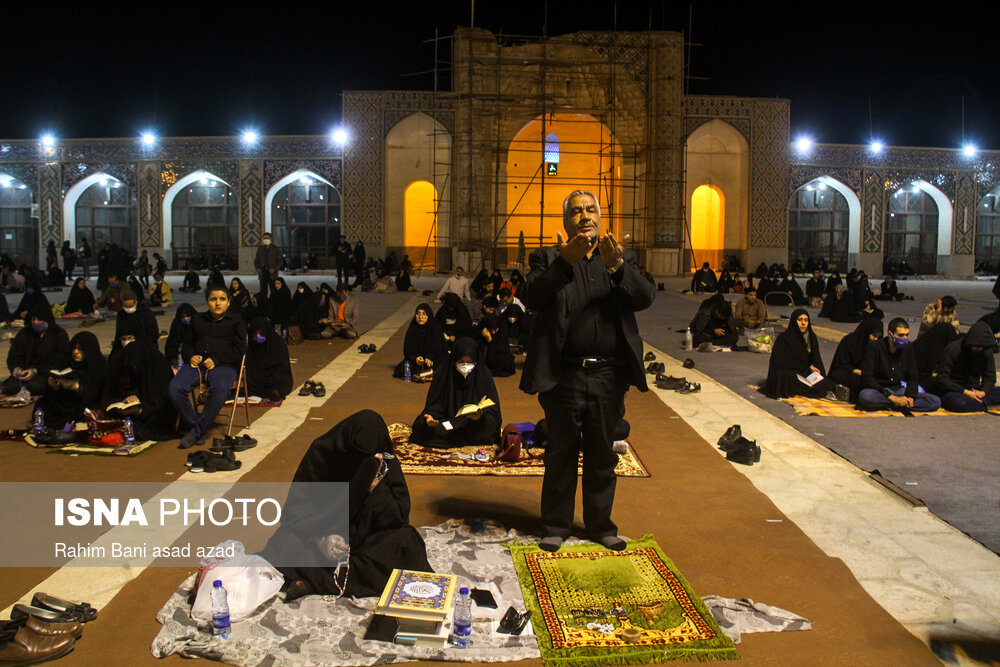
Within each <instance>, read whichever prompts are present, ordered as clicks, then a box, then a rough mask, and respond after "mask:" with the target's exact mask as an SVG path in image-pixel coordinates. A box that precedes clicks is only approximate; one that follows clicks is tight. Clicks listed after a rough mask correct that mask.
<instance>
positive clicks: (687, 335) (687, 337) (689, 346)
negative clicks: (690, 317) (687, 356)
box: [684, 327, 694, 352]
mask: <svg viewBox="0 0 1000 667" xmlns="http://www.w3.org/2000/svg"><path fill="white" fill-rule="evenodd" d="M684 349H685V350H687V351H688V352H690V351H691V350H693V349H694V336H692V335H691V327H688V328H687V331H685V332H684Z"/></svg>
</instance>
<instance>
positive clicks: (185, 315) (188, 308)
mask: <svg viewBox="0 0 1000 667" xmlns="http://www.w3.org/2000/svg"><path fill="white" fill-rule="evenodd" d="M195 312H196V311H195V309H194V306H192V305H191V304H190V303H182V304H181V305H179V306H177V314H176V315H174V321H173V322H171V323H170V331H169V332H168V333H167V342H166V343H165V344H164V345H163V354H164V355H165V356H166V357H167V361H169V362H170V365H171V366H173V367H174V368H177V367H179V366H182V365H185V364H187V363H188V360H189V359H191V355H193V354H194V327H193V325H192V324H191V318H193V317H194V316H195Z"/></svg>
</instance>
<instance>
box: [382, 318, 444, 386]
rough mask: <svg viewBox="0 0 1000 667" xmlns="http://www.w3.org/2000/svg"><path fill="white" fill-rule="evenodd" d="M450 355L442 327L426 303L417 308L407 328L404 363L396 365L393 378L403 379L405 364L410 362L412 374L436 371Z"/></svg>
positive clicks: (404, 343)
mask: <svg viewBox="0 0 1000 667" xmlns="http://www.w3.org/2000/svg"><path fill="white" fill-rule="evenodd" d="M447 355H448V349H447V347H445V343H444V334H442V333H441V326H440V325H439V324H438V322H437V320H436V319H434V313H433V311H432V310H431V307H430V306H429V305H427V304H426V303H422V304H420V305H419V306H417V310H416V312H415V313H413V319H412V320H410V326H409V327H407V328H406V338H404V339H403V361H400V362H399V363H398V364H396V368H395V369H394V370H393V372H392V376H393V377H397V378H401V377H403V363H404V362H406V361H409V362H410V373H411V374H412V375H417V374H418V373H421V372H423V371H426V370H427V369H434V368H436V367H437V365H438V364H439V363H440V362H441V361H442V360H444V359H445V358H446V357H447Z"/></svg>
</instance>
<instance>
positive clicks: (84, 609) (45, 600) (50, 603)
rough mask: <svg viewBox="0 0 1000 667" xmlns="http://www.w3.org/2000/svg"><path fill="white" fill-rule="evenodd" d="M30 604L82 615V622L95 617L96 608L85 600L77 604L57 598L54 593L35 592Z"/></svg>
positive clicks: (87, 621)
mask: <svg viewBox="0 0 1000 667" xmlns="http://www.w3.org/2000/svg"><path fill="white" fill-rule="evenodd" d="M31 604H32V605H34V606H35V607H40V608H42V609H52V610H53V611H58V612H62V613H74V614H80V615H81V616H83V622H84V623H89V622H90V621H93V620H94V619H95V618H97V610H96V609H94V608H93V607H91V606H90V605H89V604H87V603H86V602H81V603H80V604H77V603H75V602H69V601H67V600H63V599H61V598H57V597H56V596H55V595H49V594H48V593H35V596H34V597H33V598H31Z"/></svg>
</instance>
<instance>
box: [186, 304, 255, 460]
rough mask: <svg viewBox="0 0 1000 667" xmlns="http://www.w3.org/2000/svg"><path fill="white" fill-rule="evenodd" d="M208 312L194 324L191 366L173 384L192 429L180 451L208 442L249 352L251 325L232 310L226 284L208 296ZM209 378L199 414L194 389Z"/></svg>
mask: <svg viewBox="0 0 1000 667" xmlns="http://www.w3.org/2000/svg"><path fill="white" fill-rule="evenodd" d="M205 300H206V301H207V302H208V312H206V313H199V314H198V315H197V316H195V317H194V318H193V319H192V321H191V324H192V325H193V328H194V331H193V334H194V355H193V356H192V357H191V359H190V360H189V361H190V363H189V365H186V366H181V367H180V368H179V369H178V370H177V375H175V376H174V379H173V380H171V381H170V400H171V401H172V402H173V404H174V406H175V407H176V408H177V412H179V413H180V415H181V417H182V418H183V419H184V421H185V422H187V423H188V424H190V425H191V430H190V431H189V432H188V434H187V435H185V436H184V437H183V438H181V443H180V448H181V449H188V448H189V447H194V446H195V445H198V444H201V443H203V442H204V441H205V433H206V432H207V431H208V427H209V426H210V425H211V423H212V421H213V420H214V419H215V417H216V415H218V414H219V410H221V409H222V406H223V404H225V402H226V399H227V398H228V397H229V388H230V387H231V386H232V384H233V382H235V381H236V379H237V377H238V376H239V366H240V362H241V361H242V359H243V355H244V354H245V353H246V350H247V325H246V322H244V321H243V319H242V318H241V317H238V316H235V315H233V314H231V313H229V312H227V311H228V309H229V292H228V291H227V290H226V288H225V286H224V285H213V286H212V287H211V288H209V290H208V292H207V294H206V295H205ZM202 372H205V374H206V376H207V378H208V385H209V393H208V399H207V400H206V401H205V406H204V408H203V409H202V411H201V414H200V415H199V414H198V413H197V412H196V411H195V409H194V406H193V405H191V399H190V398H189V395H190V393H191V390H192V389H194V388H195V387H196V386H198V384H199V382H200V381H201V373H202Z"/></svg>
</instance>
